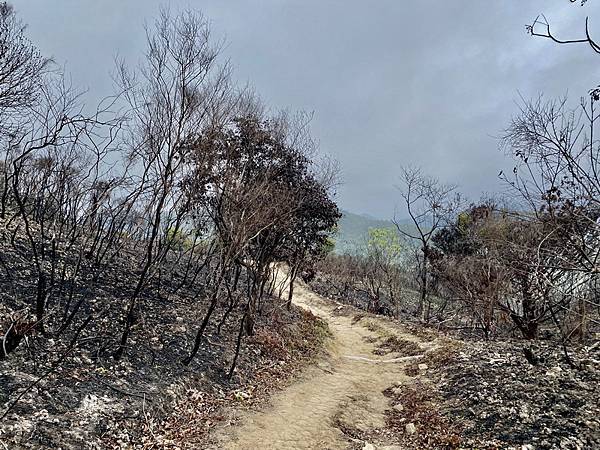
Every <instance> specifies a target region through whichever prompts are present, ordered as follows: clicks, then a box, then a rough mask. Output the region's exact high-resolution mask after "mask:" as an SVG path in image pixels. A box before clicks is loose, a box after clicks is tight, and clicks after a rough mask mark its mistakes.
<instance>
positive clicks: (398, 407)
mask: <svg viewBox="0 0 600 450" xmlns="http://www.w3.org/2000/svg"><path fill="white" fill-rule="evenodd" d="M394 409H395V410H396V411H398V412H402V411H404V406H402V403H397V404H395V405H394Z"/></svg>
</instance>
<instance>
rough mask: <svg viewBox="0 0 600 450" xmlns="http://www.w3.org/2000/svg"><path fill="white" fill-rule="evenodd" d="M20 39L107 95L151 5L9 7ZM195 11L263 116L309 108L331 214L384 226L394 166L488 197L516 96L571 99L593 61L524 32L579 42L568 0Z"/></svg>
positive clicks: (585, 53) (210, 3) (442, 0)
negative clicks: (331, 179) (332, 163)
mask: <svg viewBox="0 0 600 450" xmlns="http://www.w3.org/2000/svg"><path fill="white" fill-rule="evenodd" d="M14 3H15V6H16V7H17V9H18V10H19V11H20V13H21V15H22V17H23V19H24V20H25V21H26V22H28V23H29V24H30V30H29V31H30V35H31V36H32V39H33V40H34V41H35V42H36V43H37V44H38V45H39V46H40V47H41V48H42V50H43V51H44V52H45V53H48V54H51V55H53V56H54V57H55V58H56V60H57V61H59V62H64V61H67V62H68V65H67V68H68V70H69V71H70V72H71V73H72V74H73V78H74V81H75V82H76V83H77V84H78V85H82V86H84V87H88V88H89V89H90V95H91V96H92V97H93V96H101V95H105V94H106V93H108V92H110V89H111V81H110V77H109V75H108V74H109V71H110V70H111V68H112V66H113V58H114V56H115V54H117V53H118V54H120V55H121V56H122V57H124V58H126V59H129V60H131V61H132V62H135V61H137V60H138V59H139V58H140V57H141V52H142V50H143V41H144V32H143V23H144V21H145V20H146V21H151V20H152V17H153V16H155V14H156V12H157V11H158V8H159V3H158V2H155V1H147V0H128V1H116V0H111V1H101V2H91V1H85V2H83V1H75V0H70V1H66V0H65V1H58V2H48V1H47V0H27V1H16V2H14ZM171 5H172V8H173V9H174V10H176V9H179V8H184V7H201V8H202V11H203V12H204V13H205V15H206V16H207V17H208V18H209V19H210V20H211V22H212V24H213V29H214V32H215V35H216V36H217V37H226V40H227V46H226V47H225V54H226V56H227V57H229V58H231V60H232V62H233V64H234V67H235V74H236V77H237V78H238V79H239V80H240V81H241V82H245V81H249V82H251V83H252V84H253V85H254V86H255V87H256V89H257V91H258V92H259V93H260V94H261V96H262V97H263V98H264V99H265V100H266V101H267V102H268V103H269V105H271V106H273V107H276V108H278V107H289V108H291V109H306V110H310V111H313V110H314V111H315V119H314V123H313V130H314V133H315V135H316V137H317V138H318V140H319V141H320V143H321V149H322V151H324V152H327V153H330V154H332V155H334V156H335V157H336V158H337V159H339V161H340V162H341V165H342V168H343V170H344V176H343V178H344V180H345V185H344V186H343V187H342V188H341V190H340V194H339V200H340V203H341V206H342V207H344V208H347V209H350V210H352V211H356V212H367V213H370V214H373V215H376V216H381V217H390V216H391V215H392V214H393V211H394V206H395V204H396V202H397V194H396V191H395V189H394V184H396V182H397V174H398V169H399V167H400V166H401V165H403V164H418V165H421V166H423V168H424V170H425V171H426V172H429V173H431V174H433V175H435V176H438V177H440V178H442V179H443V180H445V181H448V182H456V183H458V184H460V185H461V189H462V190H463V191H464V192H465V193H466V194H467V195H468V196H470V197H471V198H477V197H478V196H479V194H480V193H481V192H482V191H487V192H492V191H496V190H498V189H500V186H499V184H498V180H497V177H496V175H497V173H498V171H499V170H500V169H501V168H505V167H506V166H507V165H509V162H508V161H507V160H506V159H505V158H504V156H503V154H502V153H501V152H500V151H499V150H498V148H497V147H498V142H497V139H496V138H495V137H494V136H496V135H498V134H499V133H500V131H501V130H502V128H504V127H505V126H506V124H507V123H508V121H509V119H510V117H511V115H512V114H514V113H515V111H516V106H515V101H516V100H518V96H519V93H520V94H521V95H523V96H524V97H525V98H528V97H535V96H537V95H538V93H540V92H545V93H546V95H547V96H549V97H552V96H558V95H562V94H564V93H565V92H566V91H567V90H568V91H569V93H570V95H571V96H572V97H573V98H574V100H577V98H579V96H581V95H584V94H585V93H586V91H587V90H588V89H589V88H590V87H593V86H595V85H596V84H598V83H599V82H600V73H599V70H598V68H599V66H598V64H597V63H598V62H600V58H599V57H598V56H596V55H594V54H593V52H592V51H591V50H590V49H588V48H586V47H585V46H563V47H561V46H557V45H554V44H552V43H551V42H548V41H545V40H543V39H534V38H531V37H529V36H527V35H526V33H525V24H526V23H528V22H530V21H531V20H532V19H533V18H534V17H535V16H536V15H537V14H539V13H541V12H544V13H546V15H547V17H548V18H549V19H550V20H551V21H552V23H553V25H554V26H555V27H556V31H557V33H561V34H564V35H568V36H578V35H581V32H582V25H583V18H584V14H586V13H587V14H589V15H590V16H591V17H592V26H593V25H594V18H595V17H597V18H598V28H599V29H600V14H599V13H600V6H599V4H598V2H592V1H590V2H588V4H587V5H586V6H585V7H584V8H580V7H578V6H576V5H572V4H571V3H570V2H569V1H568V0H554V1H551V2H550V1H544V0H535V1H528V2H517V1H513V2H509V1H481V0H470V1H466V0H463V1H458V0H455V1H446V0H439V1H419V2H404V1H399V0H385V1H384V0H378V1H347V0H344V1H341V0H340V1H317V0H311V1H307V0H304V1H276V0H270V1H241V0H238V1H226V2H224V1H222V0H207V1H203V2H191V1H190V2H187V3H186V2H171Z"/></svg>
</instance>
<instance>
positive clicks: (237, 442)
mask: <svg viewBox="0 0 600 450" xmlns="http://www.w3.org/2000/svg"><path fill="white" fill-rule="evenodd" d="M294 303H296V304H297V305H298V306H300V307H302V308H305V309H308V310H310V311H312V313H313V314H315V315H317V316H318V317H320V318H322V319H324V320H325V321H327V322H328V324H329V328H330V330H331V332H332V333H333V340H332V342H331V345H330V347H329V352H328V353H329V354H328V356H327V357H324V358H323V359H321V360H320V361H318V362H317V364H316V365H313V366H311V367H309V368H307V369H306V370H305V371H304V372H303V374H302V375H301V377H300V378H299V379H298V380H296V381H294V382H293V383H292V384H291V385H290V386H288V387H287V388H285V389H284V390H282V391H280V392H278V393H276V394H274V396H273V398H272V400H271V402H270V406H269V407H267V408H266V409H264V410H263V411H261V412H252V413H241V414H242V417H241V424H240V425H239V426H236V427H234V428H230V429H228V430H223V435H225V437H223V438H222V440H221V445H220V448H227V449H244V450H253V449H346V448H349V447H350V446H351V445H354V446H355V448H356V445H359V444H360V442H356V441H355V442H354V444H353V442H352V439H351V438H350V437H349V436H348V435H346V434H344V432H343V431H342V430H343V429H346V430H348V429H358V430H361V431H367V430H373V429H377V428H381V427H383V426H384V425H385V415H384V412H385V410H386V409H389V408H390V406H389V404H388V399H387V398H386V397H385V396H384V395H383V394H382V391H384V390H385V389H387V388H388V387H390V386H393V385H397V384H401V383H403V382H404V381H405V380H406V379H407V377H406V375H404V374H403V367H404V365H405V364H406V363H407V358H404V357H402V356H401V355H398V354H393V353H392V354H388V355H385V356H377V355H375V354H374V353H373V351H374V350H375V349H376V345H377V341H378V340H379V341H380V340H381V338H383V337H386V336H390V335H392V334H393V335H396V336H398V337H400V338H403V339H406V340H410V341H415V342H418V339H417V338H416V337H415V336H414V335H411V334H408V333H403V332H402V331H401V330H400V329H399V328H398V327H396V326H392V325H390V324H389V323H388V322H387V321H385V320H383V319H380V318H368V319H362V320H360V321H358V322H356V323H353V322H354V321H353V318H352V317H351V316H350V317H349V316H345V315H339V314H336V311H337V310H336V308H339V305H336V304H335V303H334V302H331V301H329V300H326V299H324V298H322V297H320V296H318V295H316V294H314V293H313V292H311V291H310V290H309V289H308V288H307V287H306V286H304V285H303V284H302V283H298V285H297V286H296V287H295V291H294ZM426 348H427V344H424V345H423V349H424V350H425V349H426ZM359 448H360V447H359ZM378 448H381V447H379V446H378Z"/></svg>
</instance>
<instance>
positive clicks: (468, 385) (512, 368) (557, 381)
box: [311, 276, 600, 450]
mask: <svg viewBox="0 0 600 450" xmlns="http://www.w3.org/2000/svg"><path fill="white" fill-rule="evenodd" d="M311 287H312V288H313V289H315V291H318V292H320V293H321V294H322V295H323V296H325V297H327V298H330V299H335V298H339V296H336V288H334V287H331V286H328V285H327V282H326V279H324V278H323V277H320V276H317V277H316V278H315V280H314V281H313V282H311ZM348 297H349V298H350V299H351V301H350V303H351V304H353V305H355V306H356V307H359V308H360V307H362V308H364V307H365V305H366V304H367V303H366V301H365V295H364V293H361V292H360V291H357V292H352V293H350V295H349V296H348ZM340 300H341V301H342V302H344V301H347V299H340ZM348 308H351V307H348ZM348 312H349V311H348ZM407 314H408V311H400V317H401V319H400V320H399V323H401V324H402V326H403V328H404V329H407V330H410V332H411V333H412V334H414V335H415V336H419V338H420V339H421V340H425V341H426V340H428V339H436V338H437V341H436V342H437V343H438V347H437V348H436V349H435V350H432V351H431V352H427V353H425V354H423V356H422V358H418V359H415V361H414V362H413V363H412V364H410V365H409V366H408V367H407V368H406V374H407V375H409V376H411V377H413V378H412V380H411V381H410V382H406V383H401V384H398V385H394V386H390V387H389V388H388V389H387V390H386V391H385V395H386V396H387V397H388V398H389V401H390V404H389V406H390V408H389V409H388V411H387V423H388V429H387V430H386V433H388V435H389V437H390V439H391V440H394V441H397V442H398V445H399V447H398V448H414V449H422V448H435V449H438V448H469V449H471V448H472V449H518V450H521V449H522V450H528V449H529V450H532V449H581V450H583V449H592V448H600V339H599V338H600V336H599V335H598V334H596V337H595V338H592V339H591V340H590V341H588V342H586V343H585V344H579V345H577V344H573V345H570V346H569V347H568V348H567V352H568V356H569V358H567V357H566V356H565V350H564V349H563V348H562V346H561V345H560V344H559V343H557V342H556V341H555V340H552V339H546V340H538V341H535V342H533V343H532V342H527V341H523V340H521V339H512V338H510V339H509V338H505V339H501V338H498V339H495V340H492V341H484V340H482V339H481V338H480V337H479V338H478V335H477V334H476V333H469V332H464V331H463V330H461V331H450V330H441V331H440V330H437V329H436V330H432V329H428V328H424V327H422V326H421V325H420V324H418V323H417V322H416V321H415V320H414V319H411V318H410V317H405V316H407ZM369 316H371V314H366V313H358V314H356V316H355V318H356V319H357V320H360V319H361V318H364V317H369ZM393 344H394V343H393V342H387V341H385V340H383V341H382V343H381V345H380V351H381V352H382V353H383V354H384V353H386V351H388V350H387V349H388V348H389V347H390V345H391V346H393ZM411 350H413V349H410V348H409V349H404V351H405V352H406V354H408V355H411V354H418V353H419V352H418V349H417V350H416V351H414V352H413V351H411ZM365 442H366V444H365V445H364V447H361V446H360V445H357V448H365V449H370V448H376V446H374V445H372V444H371V443H369V442H368V439H367V440H365ZM367 444H368V445H367Z"/></svg>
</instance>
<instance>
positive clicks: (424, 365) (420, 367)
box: [419, 364, 428, 370]
mask: <svg viewBox="0 0 600 450" xmlns="http://www.w3.org/2000/svg"><path fill="white" fill-rule="evenodd" d="M427 367H428V366H427V364H419V370H427Z"/></svg>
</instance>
